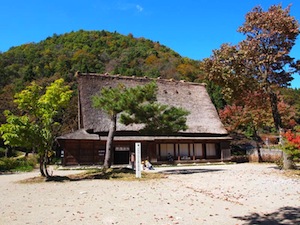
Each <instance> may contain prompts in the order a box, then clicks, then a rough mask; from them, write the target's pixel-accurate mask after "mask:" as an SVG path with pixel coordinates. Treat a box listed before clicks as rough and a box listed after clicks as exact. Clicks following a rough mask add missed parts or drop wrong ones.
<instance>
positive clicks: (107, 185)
mask: <svg viewBox="0 0 300 225" xmlns="http://www.w3.org/2000/svg"><path fill="white" fill-rule="evenodd" d="M158 171H159V172H164V173H167V174H169V176H168V178H167V179H161V180H155V181H154V180H151V181H107V180H83V181H72V182H62V183H59V182H56V183H53V182H48V183H38V184H20V183H16V181H18V180H22V179H25V178H29V177H34V176H37V175H38V173H37V172H34V173H24V174H13V175H0V182H1V186H0V199H1V204H0V224H1V225H2V224H10V225H15V224H22V225H23V224H71V223H72V224H89V225H90V224H104V225H105V224H119V225H120V224H121V225H123V224H125V225H126V224H130V225H135V224H137V225H141V224H143V225H146V224H147V225H148V224H184V225H185V224H187V225H193V224H224V225H227V224H229V225H230V224H260V223H261V224H300V216H299V215H300V180H299V179H295V178H287V177H284V176H282V175H281V172H280V171H278V170H277V169H275V167H274V166H273V165H257V164H237V165H218V166H197V167H185V168H184V167H180V168H179V167H177V168H174V169H172V170H171V169H170V168H168V169H160V168H158V169H156V172H158ZM71 172H78V171H54V173H55V175H66V173H71ZM275 221H276V222H277V223H275Z"/></svg>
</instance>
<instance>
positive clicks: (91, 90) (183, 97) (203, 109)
mask: <svg viewBox="0 0 300 225" xmlns="http://www.w3.org/2000/svg"><path fill="white" fill-rule="evenodd" d="M77 79H78V90H79V111H80V116H79V118H80V124H81V127H80V128H83V129H85V130H92V131H93V132H95V133H100V132H107V131H108V128H109V122H110V121H109V118H108V116H107V115H106V114H105V113H104V112H102V111H101V110H99V109H95V108H93V107H92V96H93V95H95V94H97V93H99V92H100V90H101V89H102V88H103V87H112V88H114V87H117V86H118V84H119V83H122V84H124V85H125V86H126V87H134V86H137V85H145V84H146V83H149V82H151V81H153V79H150V78H143V77H127V76H126V77H125V76H119V75H104V74H82V73H78V74H77ZM155 81H156V83H157V86H158V93H157V101H158V102H159V103H162V104H167V105H171V106H176V107H182V108H184V109H186V110H188V111H189V112H190V114H189V115H188V117H187V125H188V129H187V130H186V131H184V132H182V133H194V134H199V135H200V134H220V135H225V134H227V131H226V129H225V128H224V126H223V124H222V122H221V121H220V119H219V116H218V113H217V111H216V109H215V107H214V105H213V104H212V102H211V100H210V97H209V95H208V93H207V91H206V88H205V85H204V84H198V83H191V82H182V81H174V80H164V79H155ZM142 127H143V125H141V124H134V125H129V126H125V125H123V124H120V123H118V124H117V131H138V130H140V129H141V128H142Z"/></svg>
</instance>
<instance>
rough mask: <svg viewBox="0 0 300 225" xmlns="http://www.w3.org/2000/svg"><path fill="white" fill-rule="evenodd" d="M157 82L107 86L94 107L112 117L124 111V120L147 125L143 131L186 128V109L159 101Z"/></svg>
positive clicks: (168, 131)
mask: <svg viewBox="0 0 300 225" xmlns="http://www.w3.org/2000/svg"><path fill="white" fill-rule="evenodd" d="M156 92H157V85H156V84H155V83H154V82H152V83H149V84H146V85H144V86H136V87H133V88H125V87H124V86H123V85H119V87H117V88H103V89H102V91H101V94H100V95H96V96H93V106H94V107H96V108H100V109H102V110H104V111H105V112H106V113H108V114H109V115H110V116H113V115H116V114H118V113H121V116H120V122H121V123H123V124H125V125H129V124H132V123H137V124H145V127H144V129H143V130H142V132H145V133H148V134H153V133H155V134H166V133H168V134H170V133H175V132H178V131H180V130H186V129H187V125H186V116H187V115H188V114H189V112H187V111H186V110H184V109H182V108H176V107H173V106H167V105H162V104H159V103H158V102H156Z"/></svg>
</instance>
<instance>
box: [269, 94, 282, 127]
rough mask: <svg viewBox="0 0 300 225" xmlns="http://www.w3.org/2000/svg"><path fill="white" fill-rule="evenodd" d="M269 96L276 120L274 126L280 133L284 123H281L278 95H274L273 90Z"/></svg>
mask: <svg viewBox="0 0 300 225" xmlns="http://www.w3.org/2000/svg"><path fill="white" fill-rule="evenodd" d="M269 96H270V101H271V108H272V115H273V120H274V125H275V128H276V130H278V131H280V129H281V128H282V123H281V116H280V114H279V112H278V106H277V104H278V98H277V95H276V93H274V92H273V91H272V90H270V91H269Z"/></svg>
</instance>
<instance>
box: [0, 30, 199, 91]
mask: <svg viewBox="0 0 300 225" xmlns="http://www.w3.org/2000/svg"><path fill="white" fill-rule="evenodd" d="M198 64H199V62H197V61H194V60H190V59H188V58H183V57H181V56H180V55H179V54H178V53H176V52H174V51H173V50H171V49H170V48H167V47H165V46H163V45H161V44H159V43H158V42H153V41H151V40H148V39H145V38H135V37H133V35H131V34H129V35H127V36H124V35H121V34H119V33H116V32H114V33H111V32H107V31H83V30H80V31H77V32H71V33H66V34H63V35H53V36H52V37H48V38H47V39H46V40H43V41H41V42H39V43H29V44H24V45H21V46H18V47H13V48H11V49H10V50H9V51H7V52H5V53H2V54H0V86H1V87H3V86H4V85H7V84H10V83H12V82H15V81H16V79H18V82H19V83H20V82H21V83H22V82H28V81H32V80H36V79H40V78H43V77H51V76H53V75H55V74H56V75H57V76H60V77H63V78H68V77H70V75H74V73H75V72H76V71H81V72H96V73H106V72H108V73H110V74H122V75H130V76H132V75H134V76H148V77H159V76H160V77H162V78H174V79H184V80H189V81H194V80H195V79H197V78H198V76H199V74H200V71H199V69H198V67H199V66H198Z"/></svg>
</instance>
